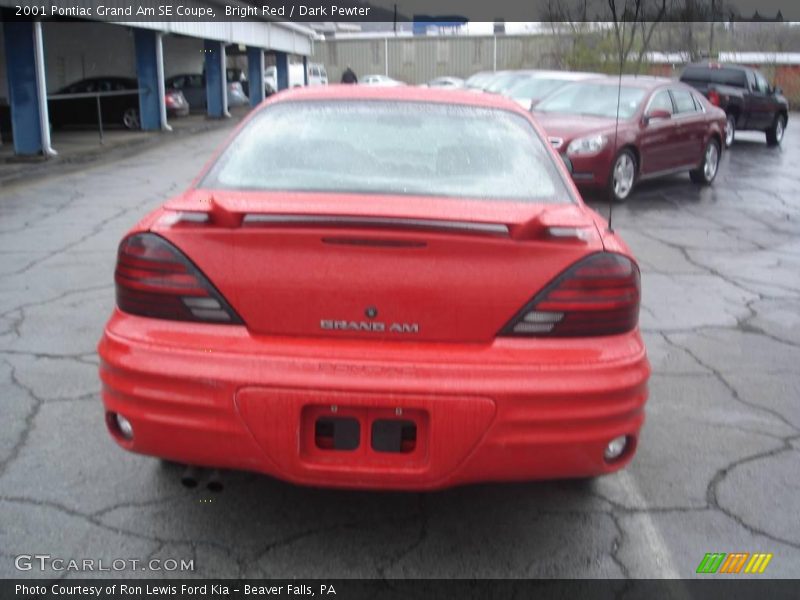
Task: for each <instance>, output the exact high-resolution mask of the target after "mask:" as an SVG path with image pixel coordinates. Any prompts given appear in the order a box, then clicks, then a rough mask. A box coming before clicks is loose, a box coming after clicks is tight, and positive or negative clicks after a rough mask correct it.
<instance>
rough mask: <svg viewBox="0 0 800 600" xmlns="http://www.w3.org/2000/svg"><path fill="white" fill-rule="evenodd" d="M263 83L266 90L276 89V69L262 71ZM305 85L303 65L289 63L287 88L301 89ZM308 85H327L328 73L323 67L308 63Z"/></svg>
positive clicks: (268, 68) (269, 68)
mask: <svg viewBox="0 0 800 600" xmlns="http://www.w3.org/2000/svg"><path fill="white" fill-rule="evenodd" d="M264 83H265V84H266V86H267V89H270V88H271V89H272V90H273V91H276V90H277V89H278V67H275V66H272V67H267V68H266V69H265V70H264ZM303 85H305V78H304V77H303V63H289V87H290V88H293V87H302V86H303ZM308 85H309V86H312V85H328V73H327V72H326V71H325V66H324V65H321V64H318V63H308Z"/></svg>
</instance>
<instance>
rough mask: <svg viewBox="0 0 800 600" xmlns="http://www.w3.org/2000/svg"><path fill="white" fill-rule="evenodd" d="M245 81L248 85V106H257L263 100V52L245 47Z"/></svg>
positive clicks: (251, 47)
mask: <svg viewBox="0 0 800 600" xmlns="http://www.w3.org/2000/svg"><path fill="white" fill-rule="evenodd" d="M247 80H248V83H249V85H250V89H249V91H248V93H249V94H250V106H258V105H259V104H261V101H262V100H264V51H263V50H262V49H261V48H254V47H253V46H248V47H247Z"/></svg>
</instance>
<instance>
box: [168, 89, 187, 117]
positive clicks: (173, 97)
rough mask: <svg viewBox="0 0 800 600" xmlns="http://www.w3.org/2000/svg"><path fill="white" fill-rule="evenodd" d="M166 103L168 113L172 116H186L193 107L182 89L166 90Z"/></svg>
mask: <svg viewBox="0 0 800 600" xmlns="http://www.w3.org/2000/svg"><path fill="white" fill-rule="evenodd" d="M164 104H165V105H166V107H167V115H168V116H170V117H185V116H186V115H188V114H189V110H190V108H191V107H190V106H189V102H188V101H187V100H186V96H184V95H183V92H182V91H180V90H166V92H165V94H164Z"/></svg>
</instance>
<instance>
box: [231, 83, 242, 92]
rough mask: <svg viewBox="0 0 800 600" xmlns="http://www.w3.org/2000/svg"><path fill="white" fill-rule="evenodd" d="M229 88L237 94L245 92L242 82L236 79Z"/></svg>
mask: <svg viewBox="0 0 800 600" xmlns="http://www.w3.org/2000/svg"><path fill="white" fill-rule="evenodd" d="M229 89H230V91H231V92H235V93H237V94H243V93H244V88H243V87H242V84H241V83H239V82H238V81H234V82H233V83H231V84H230V88H229Z"/></svg>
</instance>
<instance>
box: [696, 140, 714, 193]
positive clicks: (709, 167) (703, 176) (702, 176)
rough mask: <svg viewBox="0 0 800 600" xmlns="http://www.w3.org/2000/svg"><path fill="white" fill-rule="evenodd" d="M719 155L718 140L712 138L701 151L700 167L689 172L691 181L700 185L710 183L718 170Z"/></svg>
mask: <svg viewBox="0 0 800 600" xmlns="http://www.w3.org/2000/svg"><path fill="white" fill-rule="evenodd" d="M719 156H720V152H719V142H718V141H717V140H713V139H712V140H710V141H709V142H708V146H706V150H705V152H703V162H702V163H701V164H700V167H699V168H697V169H695V170H694V171H691V172H690V173H689V177H691V178H692V181H694V182H695V183H699V184H701V185H711V183H712V182H713V181H714V178H715V177H716V176H717V171H718V170H719Z"/></svg>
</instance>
